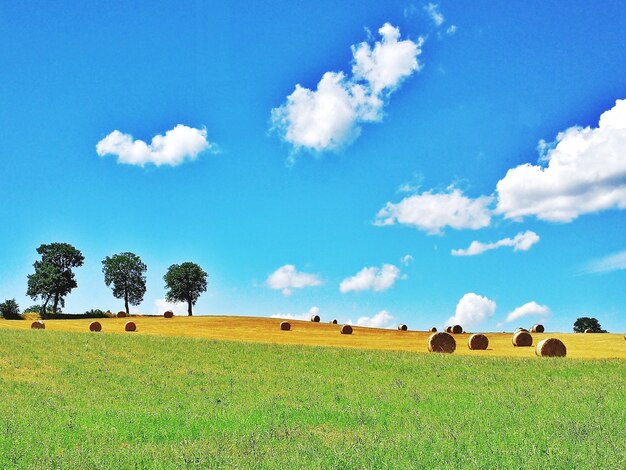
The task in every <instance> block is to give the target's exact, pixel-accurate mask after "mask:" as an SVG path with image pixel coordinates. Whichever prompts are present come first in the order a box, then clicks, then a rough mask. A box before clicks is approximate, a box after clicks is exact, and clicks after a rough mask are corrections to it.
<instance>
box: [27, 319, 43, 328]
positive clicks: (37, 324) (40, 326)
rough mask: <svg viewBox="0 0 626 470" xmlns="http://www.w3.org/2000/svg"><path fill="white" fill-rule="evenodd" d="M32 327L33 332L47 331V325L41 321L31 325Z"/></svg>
mask: <svg viewBox="0 0 626 470" xmlns="http://www.w3.org/2000/svg"><path fill="white" fill-rule="evenodd" d="M30 327H31V328H32V329H33V330H45V329H46V325H45V324H44V322H42V321H41V320H35V321H34V322H32V323H31V324H30Z"/></svg>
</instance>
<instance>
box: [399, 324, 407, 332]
mask: <svg viewBox="0 0 626 470" xmlns="http://www.w3.org/2000/svg"><path fill="white" fill-rule="evenodd" d="M398 329H399V330H400V331H407V330H408V329H409V327H408V326H406V325H404V324H400V325H398Z"/></svg>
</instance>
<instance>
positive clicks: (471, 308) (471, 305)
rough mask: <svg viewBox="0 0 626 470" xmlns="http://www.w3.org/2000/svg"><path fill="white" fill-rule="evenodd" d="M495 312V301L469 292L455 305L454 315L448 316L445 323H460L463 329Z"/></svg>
mask: <svg viewBox="0 0 626 470" xmlns="http://www.w3.org/2000/svg"><path fill="white" fill-rule="evenodd" d="M494 313H496V303H495V302H494V301H493V300H490V299H488V298H487V297H483V296H481V295H477V294H474V293H473V292H469V293H467V294H465V295H464V296H463V297H461V300H459V303H458V304H457V305H456V312H455V315H454V316H452V317H450V318H448V322H447V325H461V326H462V327H463V328H464V329H466V330H467V329H471V328H475V327H476V326H478V325H480V324H481V323H483V322H484V321H485V320H488V319H489V318H491V317H492V316H493V315H494Z"/></svg>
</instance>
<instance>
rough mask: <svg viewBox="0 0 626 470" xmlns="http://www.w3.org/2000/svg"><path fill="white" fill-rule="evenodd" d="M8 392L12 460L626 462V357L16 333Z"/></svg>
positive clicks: (77, 463) (276, 464)
mask: <svg viewBox="0 0 626 470" xmlns="http://www.w3.org/2000/svg"><path fill="white" fill-rule="evenodd" d="M337 336H339V335H337ZM355 337H357V336H355ZM0 386H1V393H2V400H0V467H2V468H5V467H9V468H13V467H17V468H52V467H61V468H94V467H99V468H103V467H104V468H113V467H117V468H174V467H185V466H200V467H220V466H221V467H223V466H227V467H240V468H303V467H306V468H316V467H318V468H319V467H324V468H332V467H334V468H385V467H386V468H416V466H420V467H424V466H426V467H439V468H459V467H461V468H520V467H522V466H523V467H525V468H551V467H552V468H624V467H625V466H626V450H625V449H624V445H623V444H624V442H626V394H624V390H626V361H623V360H603V361H600V360H575V361H572V360H563V359H556V360H554V359H553V360H550V359H537V358H533V359H518V358H497V357H467V356H465V357H461V356H455V355H453V356H450V355H445V356H444V355H435V354H415V353H411V352H391V351H372V350H359V349H345V348H343V349H339V348H332V347H324V348H322V347H309V346H297V345H269V344H252V343H245V342H223V341H215V340H206V339H194V338H180V337H160V336H150V335H141V334H139V335H133V334H120V335H113V334H75V333H68V332H56V331H49V330H46V331H30V330H28V331H21V330H15V329H14V330H11V329H7V328H4V329H0Z"/></svg>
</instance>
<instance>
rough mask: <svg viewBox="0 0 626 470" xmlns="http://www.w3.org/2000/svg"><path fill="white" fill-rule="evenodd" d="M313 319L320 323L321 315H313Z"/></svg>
mask: <svg viewBox="0 0 626 470" xmlns="http://www.w3.org/2000/svg"><path fill="white" fill-rule="evenodd" d="M311 321H312V322H314V323H319V322H320V316H319V315H311Z"/></svg>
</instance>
